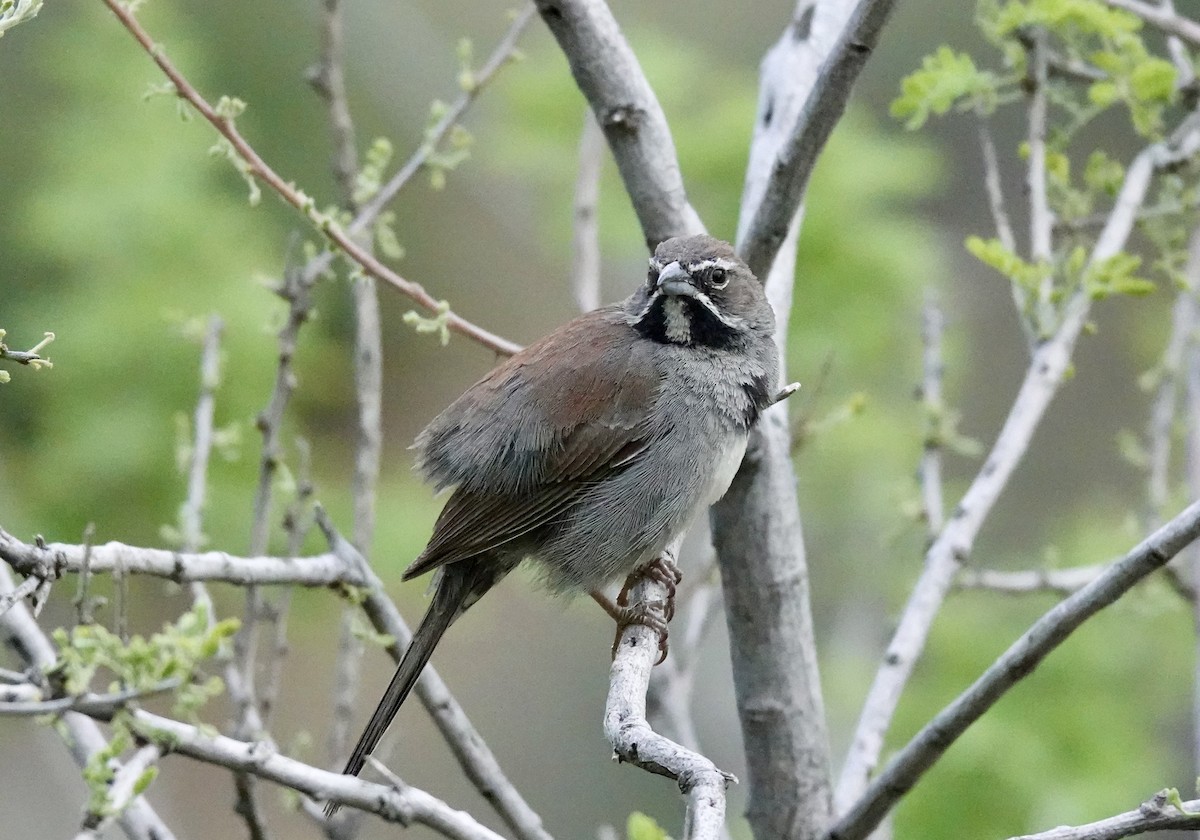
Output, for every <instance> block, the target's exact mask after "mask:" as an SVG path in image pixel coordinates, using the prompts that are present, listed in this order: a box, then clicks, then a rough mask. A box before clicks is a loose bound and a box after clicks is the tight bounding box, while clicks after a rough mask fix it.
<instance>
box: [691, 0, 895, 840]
mask: <svg viewBox="0 0 1200 840" xmlns="http://www.w3.org/2000/svg"><path fill="white" fill-rule="evenodd" d="M865 8H866V7H865V6H863V5H859V6H858V7H857V8H856V9H852V8H851V7H850V5H849V4H846V3H833V2H828V3H810V2H805V0H801V2H799V3H798V4H797V7H796V10H795V13H794V16H793V19H792V20H791V22H790V23H789V25H788V26H787V27H786V29H785V31H784V32H783V34H782V35H781V37H780V39H779V41H778V42H777V43H776V44H775V45H774V46H773V47H772V48H771V50H770V51H769V52H768V53H767V55H766V57H765V58H764V59H763V63H762V71H761V81H760V87H759V97H758V112H757V115H756V118H755V127H754V139H753V141H752V144H751V151H750V161H749V164H748V166H747V172H746V180H745V186H744V188H743V192H742V206H741V212H740V216H739V224H738V250H739V252H740V253H742V255H743V256H746V255H747V248H748V247H749V246H748V243H750V242H755V241H758V242H760V244H761V243H763V242H764V240H762V239H761V237H762V236H763V234H762V233H760V231H763V230H764V229H763V228H762V227H761V223H760V221H759V220H760V219H762V218H770V216H769V215H767V216H764V215H763V214H764V209H763V202H769V201H772V200H775V201H776V202H777V203H776V205H775V206H776V207H777V208H778V207H780V206H782V205H780V204H779V203H778V199H779V198H780V196H779V193H780V191H781V190H783V189H784V188H785V186H787V185H784V184H782V183H781V181H780V172H781V167H783V166H784V165H785V164H784V159H785V158H786V156H787V154H788V150H789V149H792V150H794V149H796V148H797V147H798V144H799V141H798V140H797V135H798V134H802V133H804V132H805V131H806V130H808V131H811V132H815V133H813V134H811V135H810V137H814V138H815V137H816V133H819V125H820V121H821V119H822V118H823V117H822V115H830V114H833V113H840V109H841V107H842V103H840V102H823V103H822V102H817V100H820V99H823V98H828V99H832V100H836V99H841V98H844V97H845V96H846V95H847V94H848V92H849V82H850V77H849V76H841V77H840V81H839V82H837V83H834V82H832V81H831V80H829V79H826V80H825V81H824V82H823V81H822V74H827V73H829V72H831V70H830V68H831V66H836V65H837V61H838V60H837V59H836V58H834V56H837V55H839V50H845V49H850V48H849V47H848V45H849V44H850V43H852V42H854V36H853V34H851V33H852V32H853V31H854V29H855V28H856V27H858V26H859V25H861V24H863V23H864V18H863V17H862V16H861V13H863V12H864V9H865ZM872 8H873V9H874V10H875V11H876V12H878V11H880V10H881V9H880V7H878V6H876V7H872ZM868 17H869V16H868ZM841 54H842V55H843V57H846V58H848V56H846V55H845V53H841ZM843 69H848V68H845V67H844V68H843ZM806 127H807V129H806ZM788 184H790V186H791V187H793V188H796V192H795V194H794V195H793V196H792V198H794V200H795V203H791V204H790V205H789V206H790V210H788V211H787V223H788V225H789V227H788V235H787V237H786V238H785V241H784V242H783V244H782V246H779V245H778V243H776V244H775V247H778V258H776V257H775V253H776V252H775V250H774V249H771V252H770V253H771V258H770V259H767V260H765V261H764V265H765V264H769V265H770V271H769V273H761V271H762V270H761V269H759V270H760V274H759V276H760V277H762V278H763V279H764V280H765V282H766V291H767V297H768V298H769V299H770V301H771V304H772V307H773V308H774V310H775V316H776V342H777V344H778V345H779V348H780V358H781V359H786V358H787V353H786V349H787V348H786V341H787V335H788V316H789V314H790V312H791V308H792V307H791V303H792V290H793V285H794V282H795V258H796V250H795V244H796V236H797V235H798V231H799V224H800V216H801V209H800V206H799V201H800V199H801V197H802V192H803V183H802V182H801V183H797V181H796V180H791V181H789V182H788ZM767 244H768V245H769V243H767ZM752 265H753V263H752ZM781 374H782V375H783V376H784V377H785V381H786V371H782V370H781ZM791 449H792V440H791V432H790V424H789V421H788V417H787V407H786V406H784V405H779V406H775V407H773V408H771V409H770V410H768V411H767V412H766V413H765V414H764V416H763V419H762V421H761V422H760V423H759V424H758V426H757V428H756V429H755V431H754V433H753V434H752V436H751V440H750V444H749V447H748V449H747V457H746V460H745V461H744V462H743V464H742V468H741V470H740V471H739V473H738V475H737V477H736V478H735V479H734V482H733V485H732V486H731V487H730V489H729V492H728V493H727V494H726V496H725V498H724V499H722V500H721V501H720V502H719V503H718V504H717V505H715V506H714V508H713V511H712V525H713V543H714V545H715V546H716V549H717V557H718V561H719V564H720V568H721V577H722V583H723V586H724V592H725V603H726V610H725V614H726V620H727V622H728V625H729V636H730V654H731V661H732V667H733V677H734V686H735V689H736V695H737V704H738V715H739V719H740V722H741V728H742V734H743V741H744V755H745V759H746V768H747V769H746V773H747V777H748V782H749V785H748V786H749V789H750V792H749V795H750V801H749V804H748V807H747V817H748V819H749V820H750V824H751V827H752V829H753V831H754V833H755V834H756V835H757V836H761V837H796V838H812V837H816V836H817V835H818V834H819V833H820V832H821V831H822V830H823V829H824V828H825V826H826V825H827V824H828V820H829V813H830V810H831V802H830V769H829V768H830V759H829V745H828V736H827V733H826V729H825V710H824V705H823V700H822V697H821V688H820V687H821V680H820V673H819V669H818V666H817V660H818V657H817V649H816V637H815V634H814V632H813V622H812V607H811V603H810V599H809V583H808V566H807V558H806V556H805V551H804V534H803V528H802V526H801V521H800V515H799V510H798V505H797V499H796V474H795V471H794V469H793V466H792V462H791Z"/></svg>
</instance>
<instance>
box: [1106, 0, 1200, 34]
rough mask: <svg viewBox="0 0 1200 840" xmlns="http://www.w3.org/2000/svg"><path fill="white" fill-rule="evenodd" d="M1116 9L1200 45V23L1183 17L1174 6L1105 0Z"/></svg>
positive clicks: (1135, 0)
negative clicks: (1176, 11)
mask: <svg viewBox="0 0 1200 840" xmlns="http://www.w3.org/2000/svg"><path fill="white" fill-rule="evenodd" d="M1105 2H1106V3H1108V5H1110V6H1112V7H1113V8H1115V9H1121V10H1123V11H1126V12H1129V13H1130V14H1134V15H1137V16H1138V17H1140V18H1141V19H1142V20H1144V21H1146V23H1149V24H1150V25H1152V26H1157V27H1158V28H1159V29H1161V30H1162V31H1163V32H1165V33H1167V34H1168V35H1175V36H1177V37H1179V38H1182V39H1184V40H1185V41H1190V42H1191V43H1192V44H1196V45H1200V23H1196V21H1194V20H1192V19H1190V18H1185V17H1182V16H1181V15H1178V14H1176V13H1175V10H1174V9H1172V8H1169V7H1168V8H1164V7H1163V6H1152V5H1151V4H1149V3H1144V2H1142V0H1105Z"/></svg>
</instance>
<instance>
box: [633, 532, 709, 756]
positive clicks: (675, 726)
mask: <svg viewBox="0 0 1200 840" xmlns="http://www.w3.org/2000/svg"><path fill="white" fill-rule="evenodd" d="M701 524H702V523H701ZM708 551H709V555H710V556H709V558H708V560H707V561H706V562H705V563H704V564H703V566H702V568H701V569H700V571H699V572H689V573H688V576H689V577H694V578H696V579H698V580H699V583H697V584H696V585H694V586H692V587H690V588H689V589H688V590H687V591H686V592H685V590H684V589H683V588H681V589H680V591H679V592H678V593H677V594H676V601H677V602H678V603H680V604H682V605H683V607H682V608H681V609H679V610H678V613H677V615H676V618H675V619H673V622H672V623H673V624H675V625H679V624H682V632H680V631H679V630H676V631H675V632H674V633H673V634H672V635H671V655H670V656H668V657H667V658H666V660H664V661H663V662H661V663H660V664H659V665H658V667H656V668H655V669H654V670H653V671H652V672H651V673H650V693H649V696H648V697H647V698H646V700H647V706H648V708H649V709H650V715H649V716H650V719H651V720H654V721H659V720H661V721H662V722H663V723H665V724H666V727H667V731H668V732H669V733H670V735H671V737H672V738H673V739H674V740H675V741H676V742H678V743H679V745H680V746H682V747H684V748H685V749H688V750H692V751H693V752H699V751H700V738H699V736H698V735H697V733H696V723H695V720H694V719H693V717H692V701H693V699H694V692H695V688H696V669H697V667H698V665H699V663H700V656H699V653H700V643H701V642H702V641H703V640H704V637H705V636H706V635H707V632H708V629H709V628H710V627H711V626H712V624H713V621H715V620H716V618H717V616H719V615H720V608H721V590H720V587H719V578H718V577H717V562H716V561H717V558H716V554H715V552H714V551H713V550H712V548H711V545H710V546H709V548H708ZM680 617H682V618H683V619H684V620H683V621H682V622H681V620H680Z"/></svg>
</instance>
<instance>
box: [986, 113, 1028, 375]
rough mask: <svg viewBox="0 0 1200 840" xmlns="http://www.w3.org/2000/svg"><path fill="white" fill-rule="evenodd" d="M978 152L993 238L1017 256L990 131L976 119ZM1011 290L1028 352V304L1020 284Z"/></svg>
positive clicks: (1015, 240)
mask: <svg viewBox="0 0 1200 840" xmlns="http://www.w3.org/2000/svg"><path fill="white" fill-rule="evenodd" d="M979 148H980V150H981V151H982V153H983V185H984V187H985V188H986V190H987V195H988V209H989V210H990V211H991V214H992V223H993V224H994V225H995V226H996V238H998V239H999V240H1000V244H1001V245H1003V246H1004V248H1005V250H1007V251H1008V252H1009V253H1011V254H1015V253H1017V237H1016V236H1015V235H1014V234H1013V227H1012V222H1011V221H1010V220H1009V216H1008V209H1007V205H1006V204H1005V202H1004V189H1003V187H1001V185H1000V162H999V159H998V158H997V156H996V143H995V141H994V140H993V139H992V132H991V128H990V126H989V124H988V120H987V118H986V117H984V116H982V115H980V117H979ZM1009 285H1010V286H1011V287H1012V295H1013V304H1014V305H1015V307H1016V310H1017V318H1018V320H1019V321H1020V322H1021V329H1022V330H1024V332H1025V343H1026V344H1027V345H1028V347H1029V350H1030V352H1032V351H1033V345H1034V343H1035V339H1034V330H1033V326H1032V324H1030V322H1029V301H1028V298H1027V297H1026V293H1025V288H1024V287H1023V286H1022V285H1021V284H1020V283H1010V284H1009Z"/></svg>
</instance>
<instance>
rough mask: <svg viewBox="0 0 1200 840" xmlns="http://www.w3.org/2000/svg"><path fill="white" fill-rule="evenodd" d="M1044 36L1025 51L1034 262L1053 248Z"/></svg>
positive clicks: (1042, 296)
mask: <svg viewBox="0 0 1200 840" xmlns="http://www.w3.org/2000/svg"><path fill="white" fill-rule="evenodd" d="M1046 37H1047V36H1046V33H1045V32H1043V31H1038V32H1036V33H1034V34H1033V35H1032V44H1031V45H1030V47H1029V53H1030V55H1029V72H1030V74H1031V78H1030V84H1031V86H1032V90H1031V93H1030V98H1029V134H1028V138H1027V139H1028V142H1029V162H1028V169H1027V171H1026V176H1025V177H1026V186H1027V188H1028V190H1029V253H1030V256H1031V257H1032V258H1033V260H1034V262H1049V261H1050V257H1051V253H1052V250H1053V245H1052V241H1051V236H1052V234H1053V233H1054V214H1053V213H1052V212H1051V211H1050V199H1049V197H1048V196H1047V194H1046V108H1047V100H1046V96H1047V91H1046V84H1047V81H1046V79H1047V71H1046ZM1052 282H1053V278H1052V277H1051V276H1049V275H1047V276H1046V277H1045V278H1044V279H1043V280H1042V285H1041V287H1040V288H1039V289H1038V307H1039V312H1041V311H1043V310H1045V309H1046V308H1047V307H1048V306H1049V305H1050V291H1051V284H1052Z"/></svg>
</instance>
